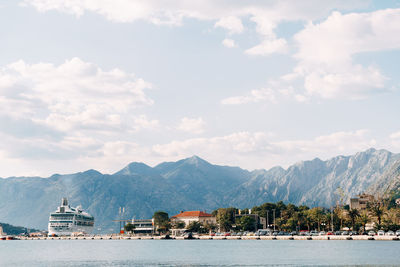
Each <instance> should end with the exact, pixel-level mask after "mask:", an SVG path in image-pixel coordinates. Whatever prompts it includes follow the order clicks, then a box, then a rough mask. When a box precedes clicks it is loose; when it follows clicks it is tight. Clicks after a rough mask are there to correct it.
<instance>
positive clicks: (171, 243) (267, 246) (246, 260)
mask: <svg viewBox="0 0 400 267" xmlns="http://www.w3.org/2000/svg"><path fill="white" fill-rule="evenodd" d="M110 265H113V266H160V265H161V266H199V265H201V266H216V265H224V266H245V265H247V266H264V265H295V266H302V265H389V266H390V265H398V266H400V242H396V241H354V240H353V241H332V240H331V241H317V240H313V241H307V240H305V241H298V240H296V241H290V240H282V241H280V240H27V241H0V266H110Z"/></svg>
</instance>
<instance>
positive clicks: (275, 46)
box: [245, 38, 288, 56]
mask: <svg viewBox="0 0 400 267" xmlns="http://www.w3.org/2000/svg"><path fill="white" fill-rule="evenodd" d="M287 50H288V47H287V42H286V40H285V39H282V38H279V39H271V40H264V41H263V42H262V43H261V44H259V45H256V46H254V47H252V48H249V49H247V50H246V51H245V53H246V54H248V55H253V56H269V55H271V54H274V53H279V54H284V53H286V52H287Z"/></svg>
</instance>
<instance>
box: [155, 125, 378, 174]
mask: <svg viewBox="0 0 400 267" xmlns="http://www.w3.org/2000/svg"><path fill="white" fill-rule="evenodd" d="M376 145H377V142H376V141H375V140H374V139H373V138H371V137H369V132H368V131H367V130H356V131H349V132H344V131H342V132H335V133H332V134H328V135H322V136H318V137H315V138H312V139H300V140H279V139H277V136H276V135H274V134H272V133H265V132H254V133H251V132H237V133H232V134H230V135H226V136H218V137H211V138H191V139H186V140H182V141H172V142H170V143H167V144H159V145H154V146H153V148H152V150H153V152H154V153H155V156H158V157H159V158H160V159H169V160H171V159H181V158H184V157H188V156H191V155H199V156H201V157H204V158H205V159H208V160H210V161H211V162H213V163H218V164H230V165H236V166H241V167H244V168H248V169H257V168H270V167H273V166H275V165H283V166H288V165H290V164H293V163H295V162H297V161H301V160H308V159H313V158H315V157H322V158H324V159H327V158H330V157H333V156H337V155H339V154H353V153H356V152H359V151H362V150H366V149H368V148H371V147H373V146H376Z"/></svg>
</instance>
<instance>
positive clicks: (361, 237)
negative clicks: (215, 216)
mask: <svg viewBox="0 0 400 267" xmlns="http://www.w3.org/2000/svg"><path fill="white" fill-rule="evenodd" d="M19 239H20V240H163V239H165V236H124V235H121V236H120V235H97V236H85V237H19ZM169 239H172V240H174V239H175V240H184V239H185V238H184V237H183V236H170V238H169ZM196 239H201V240H371V241H374V240H375V241H393V240H394V241H399V237H397V236H378V235H377V236H366V235H353V236H341V235H329V236H328V235H324V236H209V235H200V236H196V235H195V236H193V239H192V240H196Z"/></svg>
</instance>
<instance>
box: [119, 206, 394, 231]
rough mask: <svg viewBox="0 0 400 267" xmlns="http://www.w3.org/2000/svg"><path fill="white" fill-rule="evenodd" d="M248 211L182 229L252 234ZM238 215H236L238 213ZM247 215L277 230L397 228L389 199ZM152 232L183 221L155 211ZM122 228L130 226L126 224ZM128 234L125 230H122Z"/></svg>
mask: <svg viewBox="0 0 400 267" xmlns="http://www.w3.org/2000/svg"><path fill="white" fill-rule="evenodd" d="M249 211H250V210H249V209H242V210H240V211H239V209H238V208H235V207H229V208H220V209H217V210H214V211H213V212H212V215H214V216H215V217H216V218H217V225H214V224H202V223H200V222H191V223H190V224H189V225H188V226H187V227H186V229H187V230H188V231H192V232H198V233H208V232H211V231H217V230H219V231H223V232H228V231H254V230H256V229H255V227H256V221H255V218H254V216H250V215H248V214H249ZM239 212H240V214H241V216H237V215H238V214H239ZM251 214H257V215H258V216H260V217H263V218H265V219H266V221H267V222H266V224H267V227H269V228H271V229H273V228H275V230H277V231H288V232H289V231H301V230H307V231H310V230H317V231H331V230H333V231H338V230H341V229H343V228H344V227H347V228H349V229H351V230H352V231H358V232H362V231H364V232H365V230H366V229H365V228H366V225H367V224H369V223H374V230H376V231H377V230H384V231H388V230H392V231H396V230H399V229H400V208H399V207H398V206H397V205H395V204H394V202H393V201H392V200H385V201H374V202H371V203H368V205H367V208H366V209H364V210H358V209H350V207H349V206H348V205H344V206H336V207H335V208H333V209H327V208H323V207H315V208H310V207H308V206H305V205H300V206H296V205H294V204H285V203H283V202H282V201H279V202H277V203H264V204H262V205H260V206H255V207H253V208H252V209H251ZM153 218H154V224H155V227H156V230H157V231H158V232H160V233H168V232H169V230H170V229H182V228H185V225H184V223H183V222H180V221H178V222H176V223H172V222H171V220H170V218H169V215H168V213H166V212H164V211H156V212H155V213H154V215H153ZM126 227H128V228H129V227H131V226H129V224H128V225H126ZM126 230H127V231H128V229H126Z"/></svg>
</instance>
